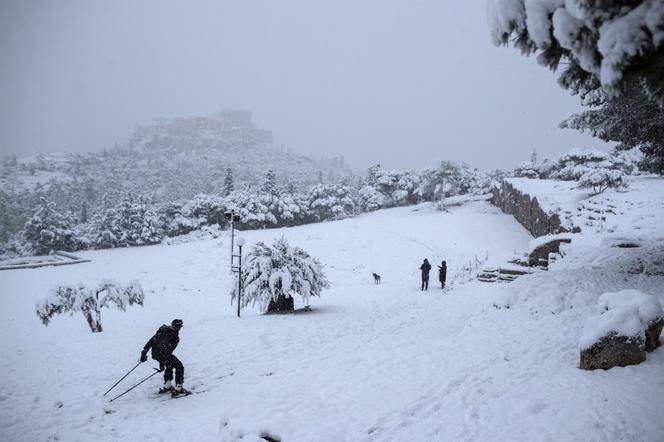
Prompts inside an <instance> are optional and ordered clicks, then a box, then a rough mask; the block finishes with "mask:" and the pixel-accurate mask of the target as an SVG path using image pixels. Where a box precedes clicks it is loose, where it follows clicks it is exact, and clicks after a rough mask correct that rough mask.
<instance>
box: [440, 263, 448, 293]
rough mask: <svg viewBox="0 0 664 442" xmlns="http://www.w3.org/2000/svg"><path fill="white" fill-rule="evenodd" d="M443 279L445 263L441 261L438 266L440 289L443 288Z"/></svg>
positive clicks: (445, 277) (445, 271)
mask: <svg viewBox="0 0 664 442" xmlns="http://www.w3.org/2000/svg"><path fill="white" fill-rule="evenodd" d="M445 279H447V263H446V262H445V261H443V262H442V263H440V265H439V266H438V280H439V281H440V286H441V288H445Z"/></svg>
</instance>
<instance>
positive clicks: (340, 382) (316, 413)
mask: <svg viewBox="0 0 664 442" xmlns="http://www.w3.org/2000/svg"><path fill="white" fill-rule="evenodd" d="M282 235H284V236H286V238H287V239H288V240H289V241H290V242H291V243H292V244H294V245H298V246H301V247H303V248H305V249H306V250H307V251H309V252H310V253H311V254H312V255H313V256H316V257H318V258H319V259H320V260H321V261H322V262H323V263H324V264H325V265H326V273H327V275H328V279H329V280H330V281H331V283H332V287H331V288H330V289H328V290H326V291H324V292H323V295H322V297H321V298H320V299H318V298H314V299H312V301H311V302H312V307H313V311H312V312H310V313H307V314H296V315H287V316H262V315H260V314H259V313H258V312H257V311H256V310H245V311H243V314H242V316H243V317H242V318H241V319H237V318H236V317H235V311H236V310H235V307H234V306H231V305H230V302H229V297H228V295H227V293H228V288H229V286H230V284H231V283H232V280H231V279H230V277H229V273H228V244H229V241H228V238H227V237H224V238H222V239H221V240H211V241H201V242H195V243H187V244H180V245H174V246H165V245H160V246H153V247H143V248H133V249H121V250H110V251H108V250H107V251H91V252H84V253H81V255H82V256H84V257H86V258H90V259H92V263H90V264H80V265H76V266H65V267H59V268H43V269H36V270H18V271H11V272H2V273H0V286H1V287H3V289H2V297H3V305H4V308H3V309H2V310H1V311H0V336H2V338H0V339H2V348H3V353H4V354H5V357H4V358H3V359H2V360H0V370H2V373H3V374H4V375H5V379H4V382H3V383H2V384H1V385H0V439H2V440H30V441H33V440H34V441H47V440H81V441H84V440H85V441H88V440H96V441H106V440H109V441H110V440H197V441H208V440H209V441H234V440H242V441H256V440H261V439H259V438H260V436H261V434H263V432H266V434H271V435H273V436H276V437H279V438H282V440H284V441H330V440H339V441H404V440H529V441H530V440H544V441H547V440H551V441H554V440H555V441H558V440H579V441H586V440H593V441H595V440H597V441H604V440H606V441H609V440H618V439H620V438H622V439H623V440H649V438H650V436H652V435H654V434H664V423H662V421H663V420H662V419H661V414H660V415H659V420H658V419H657V417H658V416H657V413H661V409H662V405H663V400H662V399H661V398H662V397H663V396H664V377H662V376H659V378H658V377H657V376H656V375H655V373H658V372H659V373H660V374H661V368H662V366H663V365H664V352H662V351H656V352H654V353H652V354H649V355H648V359H647V361H646V362H645V363H643V364H641V365H639V366H636V367H627V368H618V369H613V370H610V371H608V372H585V371H581V370H579V369H578V368H577V367H576V366H577V363H578V348H577V347H576V340H577V338H578V335H579V330H580V329H581V327H582V326H583V316H582V315H581V313H579V312H576V311H575V312H571V313H565V314H566V315H567V316H565V318H567V319H566V320H567V321H568V322H567V323H565V324H566V325H565V326H564V327H563V326H561V322H560V320H561V319H560V317H559V316H556V315H542V314H538V315H536V314H535V313H533V312H531V311H529V310H528V309H527V308H522V309H511V310H509V311H506V310H498V309H496V308H493V307H492V304H493V303H494V302H495V299H496V295H497V293H499V292H502V291H505V290H508V289H507V288H505V287H504V286H501V285H497V284H482V283H479V282H470V283H464V281H462V280H461V279H462V278H460V277H459V280H458V281H450V284H451V285H452V286H453V288H452V289H450V290H448V291H445V292H443V291H441V290H440V288H438V287H437V272H435V271H432V277H431V281H430V287H429V291H427V292H422V291H420V290H419V283H420V281H419V265H420V264H421V261H422V259H423V258H425V257H427V258H429V260H430V262H431V263H432V266H433V265H436V264H438V263H440V260H441V259H446V260H447V261H448V265H449V266H450V271H449V273H448V274H450V275H454V274H457V273H458V271H459V269H460V267H461V266H462V265H463V263H464V262H468V260H471V259H473V258H474V256H475V255H478V256H483V255H484V253H485V251H487V250H488V252H489V255H490V257H491V258H492V259H507V258H510V257H511V256H512V254H513V252H514V250H519V249H520V250H526V249H527V247H528V242H529V240H530V239H531V238H530V235H529V234H528V233H527V232H526V231H525V230H524V229H523V228H522V227H521V226H519V225H518V224H517V223H516V222H515V221H514V220H513V219H512V218H511V217H510V216H507V215H503V214H501V213H500V212H499V211H498V210H497V209H495V208H493V207H491V206H489V205H488V204H487V203H484V202H479V203H472V204H469V205H467V206H463V207H457V208H452V209H450V212H449V213H441V212H437V211H434V210H431V209H428V208H421V209H420V210H418V211H413V210H412V208H400V209H391V210H381V211H378V212H374V213H371V214H366V215H362V216H359V217H357V218H353V219H346V220H342V221H337V222H330V223H321V224H315V225H307V226H301V227H297V228H287V229H275V230H264V231H248V232H243V233H241V236H242V237H244V238H245V239H246V240H247V246H250V245H251V244H252V243H255V242H256V241H259V240H269V241H271V239H272V238H277V237H280V236H282ZM247 249H249V247H246V248H245V250H247ZM435 269H436V268H435V267H434V270H435ZM372 272H376V273H379V274H381V276H382V279H383V284H381V285H374V284H373V280H372V278H371V273H372ZM455 272H456V273H455ZM102 277H111V278H116V279H118V280H120V281H121V282H128V281H129V280H131V279H134V278H136V279H139V280H140V281H141V283H142V284H143V287H144V289H145V290H146V304H145V306H144V307H143V308H140V307H135V308H129V309H128V311H127V312H125V313H122V312H116V311H110V310H108V311H103V312H102V321H103V325H104V332H103V333H99V334H92V333H90V332H89V330H88V329H87V328H86V327H87V325H86V324H85V322H84V319H83V318H82V317H81V316H80V315H75V316H74V317H69V316H62V317H56V318H54V319H53V321H52V323H51V324H50V325H49V326H48V327H44V326H43V325H41V324H40V323H39V321H38V319H37V317H36V315H35V313H34V306H35V302H36V301H38V300H39V299H41V298H42V297H43V296H45V295H46V293H47V291H48V288H49V287H50V286H51V285H54V284H57V283H75V282H78V281H83V282H86V281H90V282H94V281H97V280H99V279H100V278H102ZM529 277H530V276H529ZM524 278H526V277H524ZM298 301H299V300H296V304H297V302H298ZM297 307H298V305H296V308H297ZM574 315H576V316H574ZM174 317H178V318H182V319H184V328H183V329H182V332H181V335H180V336H181V341H180V345H179V346H178V348H177V349H176V351H175V354H176V355H177V356H178V357H179V358H180V359H181V360H182V361H183V362H184V364H185V368H186V372H185V377H186V380H185V386H187V387H191V388H193V389H194V390H201V391H202V392H201V393H200V394H196V395H192V396H189V397H186V398H181V399H178V400H162V399H160V398H155V396H154V392H155V390H156V389H157V388H158V385H159V384H160V382H161V381H160V379H159V378H160V377H161V375H156V376H155V377H154V378H153V379H151V380H149V381H147V382H146V383H144V384H143V385H141V386H140V387H138V388H136V389H135V390H134V391H131V392H130V393H128V394H127V395H125V396H123V397H122V398H120V399H118V400H116V401H114V402H113V403H108V401H107V398H104V397H102V394H103V392H104V391H105V390H106V389H107V388H108V387H109V386H110V385H112V384H113V383H114V382H115V381H116V380H117V379H119V378H120V377H121V376H122V375H123V374H124V373H125V372H126V371H127V370H129V369H130V368H131V367H132V366H133V365H134V364H135V363H136V362H137V359H138V356H139V353H140V350H141V348H142V346H143V345H144V343H145V342H146V341H147V339H148V338H149V337H150V336H151V335H152V334H153V333H154V331H155V330H156V329H157V328H158V326H159V325H160V324H162V323H166V322H169V321H170V320H171V319H172V318H174ZM575 321H576V322H575ZM577 322H578V325H576V323H577ZM569 324H573V326H569ZM155 365H156V363H153V362H152V361H151V360H150V361H149V362H148V363H146V364H142V365H141V366H140V367H139V368H138V369H137V370H136V371H135V372H134V373H132V375H130V377H129V378H128V379H127V380H125V381H124V382H122V383H121V384H120V385H119V386H118V387H116V389H115V390H113V391H112V392H111V393H109V397H113V395H115V394H119V393H120V392H122V391H123V390H124V389H126V388H128V387H129V386H131V385H132V384H133V383H134V382H136V381H138V380H140V379H141V378H142V377H145V376H147V375H149V374H150V372H151V368H149V367H152V366H155ZM203 390H204V391H203ZM648 400H650V401H651V402H648ZM58 402H61V403H62V406H61V407H59V408H58V407H57V406H56V404H57V403H58Z"/></svg>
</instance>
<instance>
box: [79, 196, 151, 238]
mask: <svg viewBox="0 0 664 442" xmlns="http://www.w3.org/2000/svg"><path fill="white" fill-rule="evenodd" d="M94 223H95V233H94V238H93V240H92V244H93V246H94V247H95V248H99V249H105V248H114V247H128V246H142V245H149V244H158V243H160V242H161V240H162V238H163V230H162V227H161V225H162V223H161V221H160V219H159V217H158V216H157V214H156V213H155V212H153V211H152V210H151V209H150V208H149V207H148V204H147V202H146V201H145V199H143V198H138V200H134V199H133V198H132V197H131V196H126V197H125V199H124V200H123V201H122V203H121V204H120V206H119V207H117V208H108V209H106V210H105V211H104V212H103V213H102V214H99V215H98V216H96V217H95V221H94Z"/></svg>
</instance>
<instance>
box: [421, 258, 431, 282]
mask: <svg viewBox="0 0 664 442" xmlns="http://www.w3.org/2000/svg"><path fill="white" fill-rule="evenodd" d="M420 270H422V289H421V290H429V272H430V271H431V264H429V260H428V259H426V258H424V262H423V263H422V265H421V266H420Z"/></svg>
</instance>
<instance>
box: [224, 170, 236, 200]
mask: <svg viewBox="0 0 664 442" xmlns="http://www.w3.org/2000/svg"><path fill="white" fill-rule="evenodd" d="M233 189H234V186H233V171H232V170H231V168H230V167H229V168H227V169H226V177H225V178H224V189H223V192H222V194H223V195H224V196H228V195H230V194H231V192H232V191H233Z"/></svg>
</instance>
